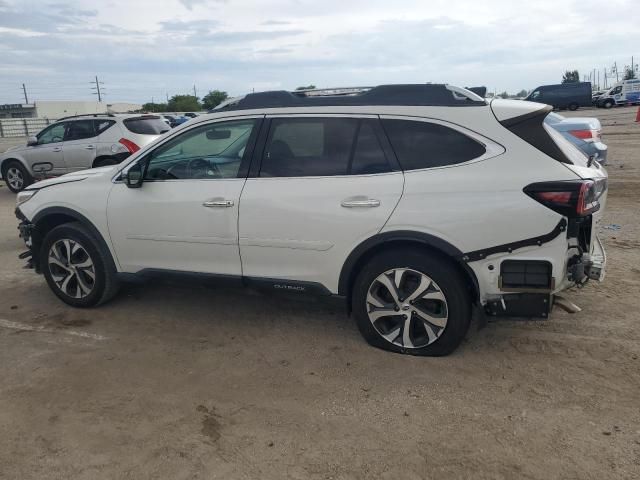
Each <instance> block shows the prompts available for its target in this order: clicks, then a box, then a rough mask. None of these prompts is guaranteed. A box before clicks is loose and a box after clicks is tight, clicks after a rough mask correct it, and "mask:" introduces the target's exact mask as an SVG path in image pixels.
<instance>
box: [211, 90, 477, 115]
mask: <svg viewBox="0 0 640 480" xmlns="http://www.w3.org/2000/svg"><path fill="white" fill-rule="evenodd" d="M368 105H394V106H446V107H470V106H482V105H486V103H485V101H484V100H483V99H479V98H478V97H475V96H474V95H473V94H472V93H470V92H465V91H464V90H461V89H456V88H454V87H451V89H450V87H448V86H447V85H443V84H405V85H380V86H377V87H360V88H351V89H349V88H346V89H326V90H302V91H295V92H288V91H285V90H277V91H272V92H261V93H250V94H248V95H246V96H244V97H240V98H238V99H237V100H236V99H232V100H231V101H229V102H225V103H223V104H222V105H220V106H219V107H216V108H215V109H213V110H211V112H219V111H226V110H249V109H259V108H282V107H324V106H368Z"/></svg>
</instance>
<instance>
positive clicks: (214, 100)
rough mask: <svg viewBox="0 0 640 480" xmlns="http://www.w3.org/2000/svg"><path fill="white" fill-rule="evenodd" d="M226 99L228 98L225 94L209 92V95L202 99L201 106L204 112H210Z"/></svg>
mask: <svg viewBox="0 0 640 480" xmlns="http://www.w3.org/2000/svg"><path fill="white" fill-rule="evenodd" d="M227 98H229V95H228V94H227V92H222V91H220V90H209V93H207V94H206V95H205V96H204V97H202V106H203V107H204V109H205V110H211V109H212V108H215V107H217V106H218V105H220V104H221V103H222V102H224V101H225V100H226V99H227Z"/></svg>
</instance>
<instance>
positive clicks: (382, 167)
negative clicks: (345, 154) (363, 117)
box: [351, 121, 389, 175]
mask: <svg viewBox="0 0 640 480" xmlns="http://www.w3.org/2000/svg"><path fill="white" fill-rule="evenodd" d="M388 171H389V163H388V162H387V158H386V157H385V155H384V152H383V151H382V147H381V146H380V142H379V141H378V137H377V135H376V133H375V131H374V128H373V122H368V121H364V122H362V124H361V126H360V131H359V132H358V141H357V142H356V149H355V152H354V154H353V162H352V164H351V174H352V175H364V174H370V173H384V172H388Z"/></svg>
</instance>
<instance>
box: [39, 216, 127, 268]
mask: <svg viewBox="0 0 640 480" xmlns="http://www.w3.org/2000/svg"><path fill="white" fill-rule="evenodd" d="M71 222H78V223H80V224H81V225H82V226H83V227H85V228H86V229H87V230H89V232H90V233H91V235H92V236H93V237H94V238H95V239H96V240H97V241H98V243H99V245H100V247H101V248H102V249H103V250H104V251H105V252H108V253H109V256H110V257H111V261H112V262H113V263H114V266H115V257H114V254H113V252H112V251H111V248H109V245H108V244H107V242H106V241H105V239H104V236H103V235H102V233H101V232H100V230H98V228H97V227H96V226H95V225H94V224H93V223H92V222H91V220H89V219H88V218H87V217H85V216H84V215H83V214H81V213H80V212H78V211H76V210H73V209H71V208H67V207H47V208H44V209H43V210H41V211H39V212H38V213H37V214H36V215H35V216H34V217H33V219H32V220H31V223H33V224H34V225H35V227H36V231H37V233H38V235H37V239H34V241H37V243H38V245H37V246H36V247H37V248H39V246H40V245H39V244H40V243H41V242H42V240H43V239H44V237H45V236H46V234H47V233H48V232H49V231H51V230H52V229H53V228H55V227H57V226H59V225H63V224H65V223H71ZM36 251H37V250H36Z"/></svg>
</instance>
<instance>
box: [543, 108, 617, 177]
mask: <svg viewBox="0 0 640 480" xmlns="http://www.w3.org/2000/svg"><path fill="white" fill-rule="evenodd" d="M544 121H545V123H546V124H548V125H550V126H552V127H553V128H554V129H555V130H557V131H558V132H560V133H561V134H562V135H563V136H564V137H565V138H566V139H567V140H569V141H570V142H571V143H573V144H574V145H575V146H576V147H578V148H579V149H580V150H582V151H583V152H584V154H585V155H586V156H587V157H589V158H590V159H591V160H595V161H597V162H598V163H600V164H601V165H605V164H606V163H607V146H606V145H605V144H604V143H602V126H601V125H600V120H598V119H597V118H593V117H571V118H567V117H563V116H562V115H560V114H557V113H554V112H551V113H550V114H549V115H547V117H546V118H545V119H544Z"/></svg>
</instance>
